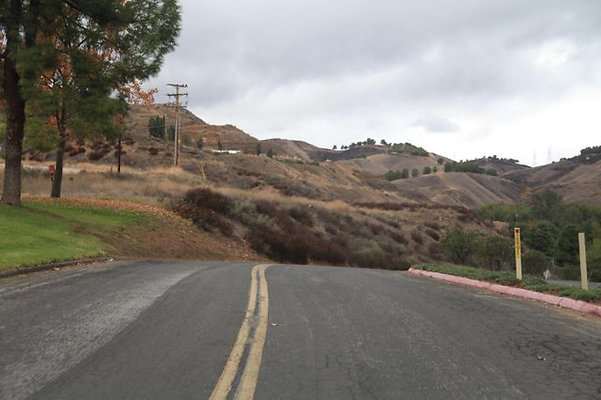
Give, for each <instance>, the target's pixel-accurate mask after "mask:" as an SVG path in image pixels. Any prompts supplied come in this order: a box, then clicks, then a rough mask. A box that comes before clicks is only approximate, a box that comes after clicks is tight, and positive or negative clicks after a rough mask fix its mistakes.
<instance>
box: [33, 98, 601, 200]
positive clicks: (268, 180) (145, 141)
mask: <svg viewBox="0 0 601 400" xmlns="http://www.w3.org/2000/svg"><path fill="white" fill-rule="evenodd" d="M163 115H164V116H165V118H166V123H167V125H171V124H172V123H173V121H174V118H175V111H174V109H173V107H169V106H166V105H151V106H132V108H131V112H130V114H129V116H128V117H127V119H126V125H127V135H126V137H125V138H124V140H123V141H122V149H123V151H122V165H124V166H126V167H134V168H139V169H148V168H155V167H170V166H171V165H172V164H173V150H174V145H173V143H172V142H170V141H167V140H162V139H157V138H154V137H152V136H150V134H149V133H148V119H149V118H150V117H151V116H163ZM180 120H181V127H182V136H183V139H182V142H183V146H182V152H181V158H180V160H181V165H182V166H183V167H185V168H186V170H188V171H190V172H193V173H194V174H199V175H202V174H203V171H204V176H203V179H205V178H206V180H207V181H208V182H209V183H212V184H215V185H219V186H220V187H232V188H236V189H243V190H253V191H257V192H273V193H280V194H284V195H287V196H298V197H305V198H310V199H319V200H324V201H330V200H344V201H347V202H351V203H352V202H382V203H384V202H413V203H415V202H419V203H428V204H432V203H434V204H442V205H452V206H463V207H469V208H473V207H479V206H481V205H484V204H490V203H509V202H514V201H521V200H524V199H525V197H526V195H527V194H528V193H531V192H532V191H539V190H544V189H551V190H555V191H557V192H559V193H560V194H562V195H563V196H564V198H565V199H566V201H569V202H584V203H589V204H600V203H601V154H586V155H582V156H578V157H574V158H572V159H569V160H562V161H560V162H557V163H553V164H550V165H546V166H542V167H537V168H529V167H526V166H523V165H519V164H517V163H516V162H515V160H504V159H499V158H496V157H487V158H482V159H480V160H476V161H477V162H478V163H479V165H480V166H481V167H483V168H487V169H488V168H494V169H495V170H497V171H498V173H499V174H500V175H501V176H496V177H495V176H485V175H475V174H465V173H448V174H446V173H443V172H442V170H443V166H442V165H440V164H439V159H440V158H442V159H443V161H444V162H447V161H449V160H448V159H446V158H444V157H440V156H438V155H435V154H429V155H428V156H427V157H422V156H413V155H409V154H399V153H391V152H388V149H387V148H386V147H384V146H377V145H363V146H355V147H353V148H351V149H348V150H344V151H335V150H329V149H320V148H318V147H316V146H313V145H311V144H309V143H306V142H302V141H294V140H285V139H269V140H262V141H258V140H257V139H256V138H254V137H252V136H250V135H248V134H247V133H245V132H243V131H242V130H240V129H238V128H236V127H235V126H233V125H223V126H216V125H210V124H207V123H206V122H205V121H203V120H202V119H200V118H198V117H196V116H195V115H194V114H192V113H191V112H189V111H187V110H182V111H181V116H180ZM200 138H202V141H203V149H202V150H201V149H200V148H199V146H198V140H199V139H200ZM219 144H221V146H219ZM259 145H260V147H261V152H262V153H263V154H265V153H266V152H268V151H269V149H272V150H273V152H274V153H275V154H276V156H275V158H274V159H269V158H267V157H264V156H263V157H258V156H256V153H257V146H259ZM218 147H221V148H223V149H233V150H240V151H241V152H242V153H247V154H212V153H211V151H210V150H214V149H217V148H218ZM117 148H118V146H117V142H116V141H115V140H112V141H103V140H97V141H93V140H92V141H83V140H77V141H72V142H70V143H69V144H68V146H67V165H68V164H70V163H82V162H90V161H91V162H94V163H97V164H105V165H112V166H115V165H116V158H115V156H116V151H117ZM207 150H209V151H207ZM27 157H28V158H30V159H35V160H38V161H51V160H53V154H52V153H48V154H39V153H34V152H29V153H27ZM425 167H432V168H433V167H437V169H438V172H437V173H436V174H432V175H426V176H419V177H417V178H411V179H406V180H400V181H396V182H394V184H392V183H389V182H387V181H385V180H384V179H382V178H381V176H382V175H384V174H385V173H386V172H387V171H389V170H403V169H409V170H413V169H417V170H418V171H419V174H420V175H421V174H422V171H423V169H424V168H425Z"/></svg>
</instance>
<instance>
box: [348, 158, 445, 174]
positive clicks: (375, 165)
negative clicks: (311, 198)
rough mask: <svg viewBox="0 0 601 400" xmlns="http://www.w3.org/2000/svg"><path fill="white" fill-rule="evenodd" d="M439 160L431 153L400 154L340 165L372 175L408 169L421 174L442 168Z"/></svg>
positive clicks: (362, 159)
mask: <svg viewBox="0 0 601 400" xmlns="http://www.w3.org/2000/svg"><path fill="white" fill-rule="evenodd" d="M439 158H440V156H438V155H436V154H433V153H430V155H429V156H428V157H420V156H412V155H410V154H400V153H381V154H375V155H372V156H369V157H366V158H357V159H353V160H349V161H340V163H343V164H348V165H352V166H354V167H356V168H361V169H364V170H366V171H368V172H370V173H371V174H373V175H377V176H382V175H384V174H385V173H386V172H388V171H390V170H403V169H408V170H409V171H411V170H412V169H414V168H417V169H418V170H419V172H420V173H421V172H422V171H423V169H424V168H425V167H431V168H434V167H437V168H442V166H441V165H439V164H438V161H437V160H438V159H439Z"/></svg>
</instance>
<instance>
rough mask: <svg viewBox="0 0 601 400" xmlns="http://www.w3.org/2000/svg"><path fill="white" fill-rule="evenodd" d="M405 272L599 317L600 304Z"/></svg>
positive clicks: (492, 284) (496, 285)
mask: <svg viewBox="0 0 601 400" xmlns="http://www.w3.org/2000/svg"><path fill="white" fill-rule="evenodd" d="M407 272H409V273H411V274H414V275H420V276H427V277H429V278H433V279H436V280H440V281H445V282H451V283H457V284H459V285H464V286H470V287H475V288H479V289H487V290H491V291H493V292H496V293H502V294H508V295H510V296H515V297H520V298H522V299H530V300H537V301H542V302H544V303H548V304H552V305H554V306H558V307H563V308H568V309H570V310H574V311H579V312H581V313H585V314H590V315H595V316H597V317H601V306H597V305H594V304H591V303H587V302H586V301H581V300H574V299H571V298H569V297H560V296H554V295H552V294H547V293H539V292H534V291H532V290H526V289H521V288H515V287H511V286H503V285H498V284H496V283H491V282H484V281H478V280H475V279H469V278H464V277H461V276H454V275H447V274H441V273H440V272H432V271H424V270H421V269H413V268H409V270H408V271H407Z"/></svg>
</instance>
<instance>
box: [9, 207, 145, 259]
mask: <svg viewBox="0 0 601 400" xmlns="http://www.w3.org/2000/svg"><path fill="white" fill-rule="evenodd" d="M143 218H144V216H143V215H141V214H136V213H132V212H126V211H115V210H111V209H107V208H94V207H82V206H74V205H68V204H62V203H58V202H31V201H26V202H24V203H23V207H21V208H17V207H11V206H6V205H0V270H2V269H7V268H11V267H17V266H26V265H35V264H41V263H48V262H53V261H64V260H71V259H76V258H82V257H93V256H100V255H103V254H105V253H106V252H107V251H110V246H109V245H107V244H105V243H104V241H103V240H102V237H103V236H106V235H107V234H110V232H111V231H116V230H118V229H119V228H121V227H125V226H128V225H131V224H136V223H139V222H141V220H142V219H143Z"/></svg>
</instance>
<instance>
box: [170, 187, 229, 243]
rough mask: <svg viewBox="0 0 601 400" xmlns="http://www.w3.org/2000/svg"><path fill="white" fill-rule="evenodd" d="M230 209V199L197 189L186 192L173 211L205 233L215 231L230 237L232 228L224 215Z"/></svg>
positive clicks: (203, 189)
mask: <svg viewBox="0 0 601 400" xmlns="http://www.w3.org/2000/svg"><path fill="white" fill-rule="evenodd" d="M231 207H232V203H231V201H230V199H229V198H227V197H225V196H223V195H222V194H221V193H217V192H213V191H212V190H210V189H205V188H199V189H193V190H190V191H188V192H187V193H186V194H185V196H184V198H183V199H182V200H181V201H180V202H179V203H178V204H177V205H176V207H175V211H176V212H177V213H178V214H179V215H181V216H182V217H184V218H187V219H190V220H191V221H192V222H194V223H195V224H196V225H197V226H199V227H201V228H202V229H204V230H206V231H211V230H214V229H216V230H218V231H220V232H221V233H223V234H224V235H226V236H230V235H231V234H232V233H233V229H234V227H233V225H232V224H231V223H230V222H229V221H228V220H227V218H225V215H227V214H228V213H229V211H230V209H231Z"/></svg>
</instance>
